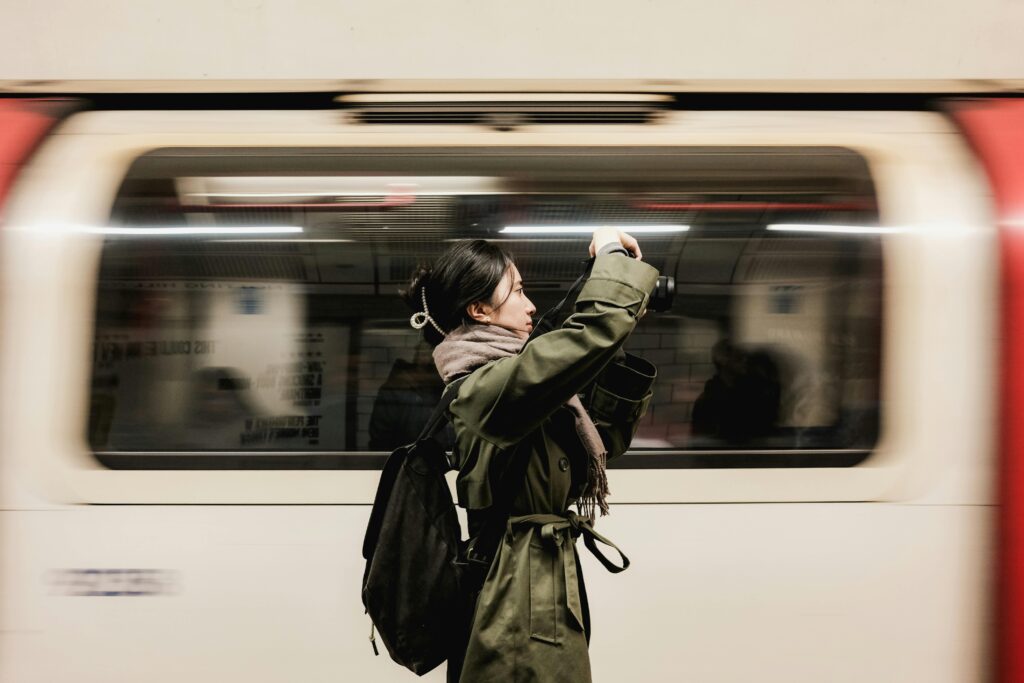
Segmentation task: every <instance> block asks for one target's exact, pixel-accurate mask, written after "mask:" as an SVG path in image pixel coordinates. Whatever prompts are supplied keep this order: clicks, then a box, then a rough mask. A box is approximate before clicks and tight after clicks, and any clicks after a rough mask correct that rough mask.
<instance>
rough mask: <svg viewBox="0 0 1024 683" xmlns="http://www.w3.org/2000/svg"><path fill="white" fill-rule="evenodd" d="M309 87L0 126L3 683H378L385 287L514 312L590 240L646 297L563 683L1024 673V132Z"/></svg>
mask: <svg viewBox="0 0 1024 683" xmlns="http://www.w3.org/2000/svg"><path fill="white" fill-rule="evenodd" d="M336 94H337V93H332V94H330V96H323V97H320V98H310V97H306V98H291V99H289V98H288V97H287V96H283V95H275V96H274V97H272V98H271V97H264V98H259V97H249V98H243V99H239V98H231V97H225V98H221V99H218V98H216V97H215V96H202V97H193V98H186V97H182V96H174V95H167V96H163V97H155V98H154V97H149V96H136V97H133V96H131V95H130V94H129V95H122V96H119V97H110V96H88V95H78V96H74V97H66V98H45V97H39V96H25V95H20V96H9V97H5V98H0V160H2V164H3V165H2V166H0V222H2V227H0V261H2V266H0V387H2V389H0V681H2V682H3V683H35V682H40V683H41V682H46V683H54V682H63V681H75V682H76V683H92V682H99V681H103V682H104V683H108V682H110V681H143V680H144V681H153V682H158V681H181V680H190V681H225V680H227V681H242V680H244V681H249V682H253V683H255V682H259V681H266V682H270V681H304V682H310V683H314V682H321V681H322V682H324V683H327V682H328V681H330V682H331V683H334V682H336V681H396V682H397V681H402V680H410V677H411V675H412V674H410V673H409V672H407V671H405V670H403V669H401V668H399V667H397V666H395V665H394V664H392V663H391V662H390V661H389V660H388V659H387V657H386V656H381V657H374V656H373V653H372V650H371V646H370V643H369V642H368V640H367V637H368V635H369V633H370V622H369V620H368V619H367V617H366V616H365V615H364V613H363V608H362V605H361V603H360V597H359V585H360V578H361V575H362V569H363V561H362V557H361V555H360V544H361V539H362V533H363V530H364V528H365V524H366V520H367V517H368V514H369V509H370V503H371V501H372V497H373V493H374V490H375V485H376V481H377V477H378V473H379V468H380V466H381V464H382V463H383V460H384V458H385V457H386V454H387V452H389V451H390V450H391V449H392V448H394V447H396V446H398V445H401V444H402V443H405V442H407V441H409V440H410V438H411V437H410V435H412V434H415V432H416V431H417V426H418V425H419V424H421V423H422V420H423V419H425V417H426V414H428V413H429V411H430V409H431V408H432V406H433V404H434V402H436V400H437V398H438V396H439V394H440V391H441V389H442V386H441V384H440V380H439V379H438V377H437V376H436V372H434V370H433V367H432V360H431V357H430V349H429V348H428V347H425V346H424V345H423V343H422V341H421V339H420V336H419V334H418V333H417V331H416V330H414V329H412V328H411V327H410V325H409V315H410V313H411V311H409V310H408V309H407V308H405V307H404V304H403V303H402V302H401V301H400V299H399V297H398V295H397V292H398V290H399V289H400V288H401V287H402V285H403V284H404V283H405V282H407V280H408V277H409V275H410V273H411V272H412V270H413V268H414V267H415V266H416V265H417V264H418V263H419V262H422V261H424V260H429V259H430V258H432V257H433V256H435V255H437V254H439V253H440V252H441V250H443V249H444V248H445V246H446V245H447V244H448V243H450V242H451V241H452V240H457V239H464V238H469V237H483V238H487V239H493V240H497V241H500V242H501V243H502V244H503V245H505V246H507V247H508V249H509V250H510V251H511V252H512V253H513V254H514V255H515V257H516V260H517V264H518V266H519V268H520V270H521V272H522V274H523V279H524V282H525V286H526V289H527V291H528V292H529V295H530V296H531V298H532V299H533V300H534V301H535V302H536V303H537V306H538V308H539V309H542V310H543V309H544V308H546V307H547V306H548V305H550V304H553V303H554V302H556V301H557V300H558V299H560V298H561V296H562V294H563V293H564V292H565V290H566V288H567V287H568V286H569V284H570V283H572V281H573V280H575V279H576V277H577V276H578V275H579V273H580V272H581V270H580V269H581V267H582V266H581V261H582V260H583V259H585V257H586V250H587V244H588V243H589V238H590V237H589V232H590V231H591V230H592V229H593V228H594V227H596V226H599V225H615V226H620V227H621V228H622V229H624V230H627V231H629V232H631V233H632V234H634V236H636V237H637V239H638V240H639V241H640V244H641V246H642V247H643V251H644V255H645V260H647V261H648V262H650V263H652V264H653V265H655V266H656V267H657V268H659V270H661V272H662V273H663V274H665V275H671V276H673V277H674V278H675V283H676V292H675V298H674V301H673V305H672V307H671V309H670V310H667V311H664V312H659V313H650V314H648V315H647V316H645V317H644V319H643V320H642V321H641V322H640V324H639V326H638V328H637V330H636V332H635V333H634V334H633V336H632V337H631V338H630V340H629V342H628V344H627V349H628V350H629V351H631V352H633V353H636V354H638V355H641V356H644V357H645V358H647V359H649V360H650V361H652V362H653V363H654V364H656V365H657V366H658V368H659V375H658V380H657V382H656V384H655V390H654V396H653V399H652V401H651V404H650V406H649V408H648V412H647V415H646V417H645V418H644V420H643V421H642V423H641V425H640V427H639V429H638V432H637V434H636V437H635V439H634V442H633V445H632V448H631V449H630V451H629V452H628V453H627V454H626V455H624V456H622V457H621V458H620V459H619V460H617V461H616V462H614V463H613V465H612V468H613V469H612V470H611V471H610V485H611V491H612V497H611V501H612V512H611V514H610V515H609V516H608V517H603V518H601V519H599V520H598V529H599V530H600V531H601V532H602V533H603V534H604V535H606V536H608V537H609V538H611V539H613V540H614V541H615V542H616V543H617V544H618V545H619V546H620V547H621V548H622V549H623V551H624V552H625V554H626V555H628V556H629V558H630V559H631V561H632V566H631V567H630V569H629V570H628V571H627V572H625V573H623V574H620V575H616V576H612V575H610V574H607V573H605V572H604V571H603V569H602V568H601V567H600V565H599V564H597V563H596V562H594V561H593V558H591V557H590V556H589V555H588V554H587V553H582V552H581V557H582V562H583V568H584V571H585V573H586V574H587V580H588V589H589V594H590V600H591V609H592V612H593V615H594V633H593V639H592V643H591V656H592V662H593V669H594V678H595V680H596V681H613V680H623V679H629V680H636V681H645V682H648V681H650V682H656V681H701V682H706V681H744V682H746V681H780V682H781V681H785V682H786V683H793V682H798V681H799V682H808V683H810V682H814V683H820V682H821V681H830V682H846V681H848V682H850V683H863V682H864V681H914V682H918V681H921V682H928V683H937V682H942V681H950V682H953V681H957V682H960V681H979V680H993V679H996V680H1000V681H1019V680H1024V678H1022V677H1024V655H1022V654H1021V652H1024V650H1022V649H1021V648H1020V647H1019V644H1020V642H1021V640H1020V639H1021V637H1022V630H1021V629H1022V627H1024V597H1022V592H1021V589H1022V586H1024V574H1022V573H1021V569H1020V560H1021V548H1022V545H1021V541H1022V540H1024V539H1022V535H1024V521H1022V519H1021V514H1020V503H1019V502H1017V500H1018V499H1019V497H1020V494H1021V493H1022V492H1024V470H1022V469H1021V467H1020V466H1019V463H1018V461H1019V460H1020V458H1022V457H1024V431H1022V428H1021V427H1020V426H1018V424H1019V421H1017V420H1016V413H1017V412H1019V410H1020V409H1021V408H1022V406H1024V237H1022V235H1024V100H1022V99H1021V98H1020V97H1018V96H1017V95H1016V94H1014V93H1012V92H1002V91H1000V92H989V93H985V92H982V93H972V94H971V95H970V96H969V97H968V96H966V95H961V96H957V95H956V94H952V95H944V96H936V97H925V96H916V97H912V98H907V97H889V96H885V95H879V96H877V97H866V98H865V97H858V98H843V97H835V96H825V95H823V96H820V97H819V96H815V95H814V94H809V95H806V96H803V97H799V98H794V97H772V96H770V95H768V94H765V95H760V96H759V95H749V96H746V97H744V98H738V99H736V98H733V99H730V98H729V97H723V96H720V95H709V96H707V97H704V98H702V97H700V96H699V95H694V96H684V95H682V94H679V93H664V92H636V91H620V92H600V93H591V92H586V91H585V90H584V89H583V88H582V87H581V88H580V89H579V91H576V92H572V91H567V92H561V93H553V92H545V91H544V89H543V88H538V89H536V90H534V91H527V90H525V89H523V90H518V91H515V92H493V91H492V92H470V93H459V92H454V91H452V92H393V93H387V92H372V93H359V92H350V93H343V94H340V96H338V97H335V95H336ZM443 677H444V674H443V667H442V670H438V671H435V672H432V673H431V674H428V675H427V676H426V677H425V679H426V680H434V681H440V680H443Z"/></svg>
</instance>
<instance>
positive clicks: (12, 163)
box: [0, 99, 72, 207]
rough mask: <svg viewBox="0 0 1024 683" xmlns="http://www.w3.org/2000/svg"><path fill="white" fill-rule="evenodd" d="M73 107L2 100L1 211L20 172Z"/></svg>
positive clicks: (66, 103)
mask: <svg viewBox="0 0 1024 683" xmlns="http://www.w3.org/2000/svg"><path fill="white" fill-rule="evenodd" d="M71 106H72V102H71V101H69V100H35V99H0V207H2V206H3V205H4V200H6V199H7V195H8V193H9V192H10V190H11V186H12V185H14V179H15V178H16V177H17V175H18V171H19V170H20V169H21V167H22V166H23V165H24V163H25V162H26V161H27V160H28V158H29V156H31V154H32V152H33V151H35V149H36V147H37V146H38V145H39V143H40V142H41V141H42V139H43V137H44V136H45V135H46V133H47V132H48V131H49V130H50V128H51V127H53V125H54V124H55V123H56V122H57V121H58V120H59V119H60V117H61V116H63V115H64V114H66V113H67V112H69V111H70V109H71Z"/></svg>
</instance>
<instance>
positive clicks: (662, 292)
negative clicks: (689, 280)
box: [647, 275, 676, 313]
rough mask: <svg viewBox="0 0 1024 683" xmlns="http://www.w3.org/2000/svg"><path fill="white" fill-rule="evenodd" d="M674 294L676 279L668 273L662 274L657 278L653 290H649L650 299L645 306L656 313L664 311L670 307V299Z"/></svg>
mask: <svg viewBox="0 0 1024 683" xmlns="http://www.w3.org/2000/svg"><path fill="white" fill-rule="evenodd" d="M675 295H676V279H675V278H674V277H672V276H670V275H662V276H660V277H659V278H658V282H657V284H656V285H655V286H654V291H653V292H651V300H650V301H649V302H648V304H647V308H648V309H649V310H651V311H654V312H656V313H664V312H665V311H668V310H670V309H671V308H672V299H673V298H675Z"/></svg>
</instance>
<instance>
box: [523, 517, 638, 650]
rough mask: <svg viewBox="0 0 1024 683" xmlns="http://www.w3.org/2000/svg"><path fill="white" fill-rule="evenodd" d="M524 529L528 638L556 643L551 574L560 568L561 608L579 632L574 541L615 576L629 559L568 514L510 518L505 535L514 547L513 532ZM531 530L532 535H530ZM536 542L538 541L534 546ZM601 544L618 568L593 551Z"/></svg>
mask: <svg viewBox="0 0 1024 683" xmlns="http://www.w3.org/2000/svg"><path fill="white" fill-rule="evenodd" d="M524 527H526V528H528V529H529V530H530V531H531V532H532V533H531V539H530V541H529V543H528V545H529V546H530V547H529V548H528V549H527V552H528V553H529V566H530V635H531V637H533V638H536V639H538V640H542V641H546V642H550V643H558V642H560V638H559V637H558V597H559V593H561V591H560V590H558V589H557V588H556V585H555V578H554V573H555V572H557V571H558V569H559V566H558V565H561V567H560V569H561V574H562V575H563V577H564V579H565V608H566V610H567V611H568V613H569V615H571V618H572V620H573V621H574V624H572V625H573V626H575V628H576V629H577V630H580V631H582V630H583V606H582V603H581V600H580V590H579V589H580V585H579V577H578V575H577V573H576V553H575V545H574V541H575V540H576V538H578V537H579V536H583V542H584V544H585V545H586V546H587V549H588V550H589V551H590V552H591V553H593V555H594V556H595V557H596V558H597V559H598V561H599V562H600V563H601V564H602V565H603V566H604V567H605V568H606V569H607V570H608V571H610V572H612V573H615V574H617V573H619V572H621V571H624V570H625V569H626V568H628V567H629V558H627V557H626V556H625V554H623V552H622V551H621V550H619V548H618V546H616V545H615V544H614V543H612V542H611V541H609V540H608V539H607V538H605V537H604V536H602V535H601V534H599V533H597V531H595V530H594V526H593V522H591V521H590V519H588V518H585V517H580V516H579V515H577V514H576V513H575V512H572V511H568V512H566V514H565V515H564V516H563V515H552V514H536V515H522V516H517V517H511V518H510V519H509V520H508V528H507V535H508V538H509V541H510V544H513V545H514V537H515V531H516V530H520V529H523V528H524ZM534 530H535V531H534ZM534 539H536V540H537V541H539V542H538V543H537V544H536V545H535V544H534V543H535V541H534ZM598 543H602V544H603V545H606V546H608V547H610V548H613V549H614V550H615V551H616V552H617V553H618V554H619V557H620V558H621V559H622V564H621V565H618V564H615V563H614V562H612V561H611V560H609V559H608V558H607V557H606V556H605V555H604V554H603V553H602V552H601V551H600V550H599V549H598V547H597V544H598Z"/></svg>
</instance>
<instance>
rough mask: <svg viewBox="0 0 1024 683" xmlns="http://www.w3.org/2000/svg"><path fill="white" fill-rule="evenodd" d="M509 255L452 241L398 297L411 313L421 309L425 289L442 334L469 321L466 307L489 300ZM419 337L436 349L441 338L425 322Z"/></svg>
mask: <svg viewBox="0 0 1024 683" xmlns="http://www.w3.org/2000/svg"><path fill="white" fill-rule="evenodd" d="M513 263H514V261H513V260H512V256H511V255H510V254H509V253H508V252H507V251H505V250H504V249H502V248H501V247H499V246H498V245H496V244H492V243H491V242H488V241H486V240H465V241H462V242H456V243H455V244H454V245H453V246H452V247H451V248H450V249H448V251H446V252H445V253H444V254H442V255H441V256H440V257H439V258H438V259H437V261H435V262H434V265H433V266H421V267H419V268H417V269H416V271H415V272H414V273H413V276H412V280H411V281H410V283H409V286H408V287H407V288H406V289H405V290H403V291H402V292H401V294H402V298H403V299H405V302H406V303H407V304H409V307H410V308H411V309H412V310H414V311H422V310H423V288H424V287H426V288H427V308H428V309H430V317H431V318H433V319H434V322H436V323H437V324H438V326H440V327H441V329H442V330H444V331H445V332H451V331H452V330H454V329H455V328H456V327H458V326H459V325H461V324H462V323H464V322H472V319H471V318H470V317H469V315H468V314H467V313H466V307H467V306H469V305H470V304H471V303H475V302H477V301H490V299H491V296H492V295H493V294H494V290H495V289H496V288H497V286H498V284H499V283H500V282H501V278H503V277H504V276H505V273H506V272H508V269H509V267H510V266H511V265H513ZM423 338H424V339H426V340H427V342H429V343H430V344H431V345H432V346H437V345H438V344H440V343H441V340H443V339H444V335H442V334H441V333H440V332H438V331H437V330H436V329H434V326H433V325H431V324H430V323H429V322H428V323H427V324H426V325H424V327H423Z"/></svg>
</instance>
